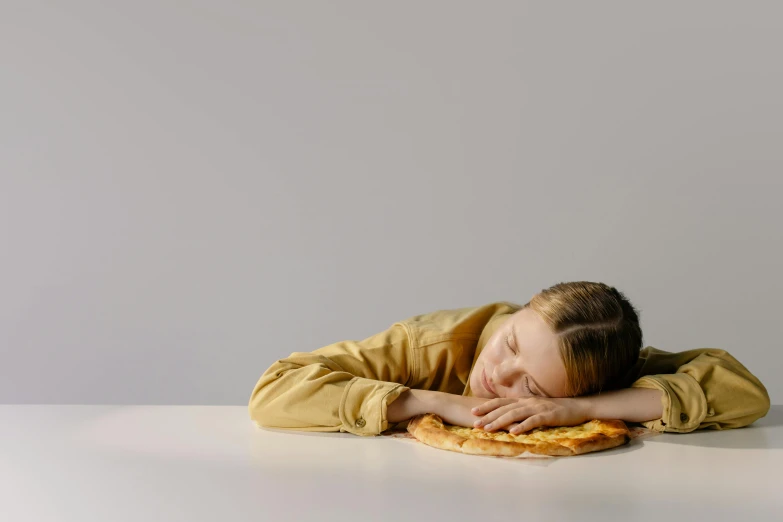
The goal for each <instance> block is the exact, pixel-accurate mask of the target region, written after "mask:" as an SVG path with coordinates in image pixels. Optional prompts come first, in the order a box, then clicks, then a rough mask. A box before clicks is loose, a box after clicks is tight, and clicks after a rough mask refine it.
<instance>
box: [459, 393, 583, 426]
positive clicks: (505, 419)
mask: <svg viewBox="0 0 783 522" xmlns="http://www.w3.org/2000/svg"><path fill="white" fill-rule="evenodd" d="M482 400H484V401H485V402H484V404H482V405H480V406H478V407H476V408H473V409H472V410H471V413H472V414H473V415H477V416H480V417H481V418H480V419H478V420H476V421H475V422H474V423H473V426H472V427H474V428H479V429H480V428H482V427H483V428H484V430H485V431H493V430H496V429H501V428H506V429H507V430H508V431H509V432H511V433H514V434H516V433H522V432H525V431H530V430H532V429H533V428H538V427H539V426H576V425H577V424H582V423H583V422H587V421H588V420H590V412H589V410H588V408H587V401H584V400H582V401H580V400H579V398H578V397H565V398H550V397H524V398H519V399H505V398H497V399H489V400H486V399H482Z"/></svg>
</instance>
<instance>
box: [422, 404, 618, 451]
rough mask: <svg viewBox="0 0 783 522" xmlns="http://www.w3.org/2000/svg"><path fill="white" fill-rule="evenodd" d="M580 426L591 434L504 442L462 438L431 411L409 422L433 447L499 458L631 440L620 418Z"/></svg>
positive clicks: (605, 446)
mask: <svg viewBox="0 0 783 522" xmlns="http://www.w3.org/2000/svg"><path fill="white" fill-rule="evenodd" d="M580 426H584V427H585V428H586V429H588V430H589V431H590V435H589V436H587V437H580V438H570V437H567V436H565V437H562V436H561V437H556V438H553V439H551V440H545V441H535V442H521V441H520V442H516V441H503V440H494V439H486V438H481V437H475V438H472V437H464V436H462V435H460V434H458V433H454V432H451V431H449V430H448V429H447V428H446V426H445V425H444V424H443V421H442V420H441V418H440V417H439V416H437V415H435V414H434V413H426V414H423V415H417V416H416V417H414V418H413V419H411V421H410V422H409V423H408V432H410V434H411V435H413V436H414V437H415V438H416V439H418V440H419V441H421V442H423V443H424V444H427V445H428V446H432V447H435V448H439V449H445V450H449V451H456V452H460V453H466V454H470V455H491V456H502V457H515V456H517V455H521V454H522V453H524V452H526V451H527V452H530V453H535V454H538V455H552V456H570V455H581V454H583V453H590V452H594V451H601V450H605V449H609V448H614V447H617V446H621V445H623V444H626V443H628V442H629V441H630V440H631V436H630V432H629V430H628V427H627V426H626V425H625V423H624V422H623V421H621V420H599V419H594V420H591V421H588V422H585V423H583V424H582V425H580ZM474 429H475V428H474ZM549 429H555V428H548V427H543V428H540V431H547V430H549ZM503 431H504V430H503Z"/></svg>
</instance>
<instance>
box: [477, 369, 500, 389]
mask: <svg viewBox="0 0 783 522" xmlns="http://www.w3.org/2000/svg"><path fill="white" fill-rule="evenodd" d="M481 383H482V384H483V385H484V388H486V389H487V391H489V392H491V393H494V394H495V395H497V392H496V391H495V390H494V388H492V386H491V385H490V384H489V379H487V372H486V371H485V370H481Z"/></svg>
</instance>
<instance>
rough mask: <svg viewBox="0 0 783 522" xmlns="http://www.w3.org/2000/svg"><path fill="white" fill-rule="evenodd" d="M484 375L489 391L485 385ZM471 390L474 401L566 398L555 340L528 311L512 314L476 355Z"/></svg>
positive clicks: (564, 383) (532, 313)
mask: <svg viewBox="0 0 783 522" xmlns="http://www.w3.org/2000/svg"><path fill="white" fill-rule="evenodd" d="M483 375H486V378H487V380H488V381H489V385H490V388H488V387H487V385H486V384H484V378H483ZM470 389H471V391H472V393H473V395H474V396H475V397H481V398H487V399H494V398H495V397H504V398H514V399H518V398H522V397H530V396H537V397H565V396H566V393H565V390H566V371H565V366H564V365H563V361H562V360H561V358H560V352H559V349H558V346H557V336H556V335H555V334H554V333H553V332H552V331H551V330H550V329H549V327H548V326H547V324H546V323H545V322H544V320H543V319H541V317H540V316H539V315H538V314H537V313H536V312H534V311H533V310H531V309H530V308H523V309H521V310H519V311H518V312H516V313H514V314H513V315H511V316H510V317H509V318H508V319H507V320H506V321H505V322H503V323H502V324H501V325H500V326H499V327H498V329H497V331H496V332H495V333H494V335H492V337H490V338H489V340H488V341H487V344H486V346H484V349H483V350H482V351H481V353H480V354H479V357H478V359H477V360H476V364H475V366H474V369H473V371H472V372H471V376H470ZM492 389H494V391H493V390H492Z"/></svg>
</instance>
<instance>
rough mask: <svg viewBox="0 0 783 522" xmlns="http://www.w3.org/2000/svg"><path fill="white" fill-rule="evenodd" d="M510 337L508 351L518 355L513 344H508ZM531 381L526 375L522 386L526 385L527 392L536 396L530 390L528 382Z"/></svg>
mask: <svg viewBox="0 0 783 522" xmlns="http://www.w3.org/2000/svg"><path fill="white" fill-rule="evenodd" d="M508 337H509V336H506V346H508V349H509V350H511V351H512V352H513V353H516V352H515V351H514V349H513V348H512V347H511V344H510V343H509V342H508ZM529 380H530V379H529V378H528V376H527V375H525V380H524V381H522V384H524V385H525V389H526V390H527V392H528V393H529V394H530V395H535V393H533V390H531V389H530V384H528V381H529Z"/></svg>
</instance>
